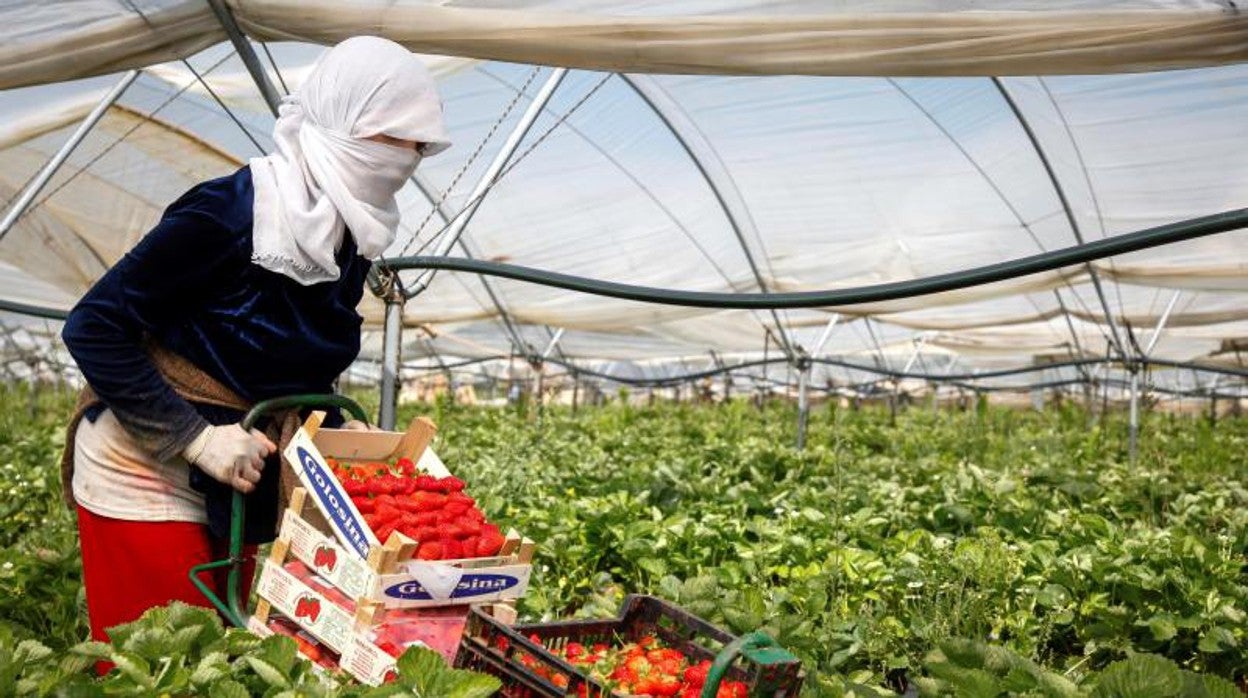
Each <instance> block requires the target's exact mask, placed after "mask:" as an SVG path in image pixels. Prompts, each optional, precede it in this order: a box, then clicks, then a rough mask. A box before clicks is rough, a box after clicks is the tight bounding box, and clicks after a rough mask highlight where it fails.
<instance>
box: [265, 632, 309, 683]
mask: <svg viewBox="0 0 1248 698" xmlns="http://www.w3.org/2000/svg"><path fill="white" fill-rule="evenodd" d="M255 654H256V656H258V657H260V658H261V659H263V660H264V661H265V662H267V663H269V664H271V665H273V667H274V668H276V669H277V670H278V671H280V672H282V674H289V673H290V669H291V667H293V666H294V665H295V660H296V658H297V657H298V656H299V647H298V645H296V644H295V641H294V640H292V639H290V638H289V637H286V636H285V635H280V634H279V635H270V636H268V637H266V638H264V639H263V640H261V642H260V646H259V647H258V648H257V649H256V650H255Z"/></svg>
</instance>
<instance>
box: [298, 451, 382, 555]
mask: <svg viewBox="0 0 1248 698" xmlns="http://www.w3.org/2000/svg"><path fill="white" fill-rule="evenodd" d="M295 453H296V454H297V455H298V456H299V465H300V467H302V468H303V473H304V475H305V476H306V478H307V482H310V483H311V484H312V492H313V493H314V494H315V495H316V498H317V500H318V501H319V502H320V503H321V511H322V512H324V513H326V514H327V515H328V516H329V519H330V521H331V523H333V525H334V527H335V528H336V529H337V530H338V531H339V532H341V533H342V535H343V537H344V538H345V539H346V540H345V542H346V543H347V544H348V545H349V546H350V547H351V548H352V549H353V550H355V552H357V553H359V555H360V557H365V558H366V557H368V544H369V543H368V538H367V537H366V536H365V534H364V530H365V529H364V523H363V522H362V521H360V520H359V518H358V515H357V514H356V512H355V511H354V508H353V507H352V506H351V505H350V501H351V499H350V498H349V497H348V496H347V493H346V492H345V491H344V490H343V489H342V485H341V484H340V483H339V482H338V478H336V477H334V476H333V474H332V473H329V472H327V471H326V470H325V466H324V465H323V464H322V463H321V461H320V460H319V459H317V458H316V456H313V455H312V453H311V452H309V451H308V449H306V448H304V447H303V446H298V447H296V448H295Z"/></svg>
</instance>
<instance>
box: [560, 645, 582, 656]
mask: <svg viewBox="0 0 1248 698" xmlns="http://www.w3.org/2000/svg"><path fill="white" fill-rule="evenodd" d="M584 655H585V645H582V644H581V643H579V642H569V643H568V646H567V647H564V648H563V656H564V657H567V658H568V659H577V658H579V657H582V656H584Z"/></svg>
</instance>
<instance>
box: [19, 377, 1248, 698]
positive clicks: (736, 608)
mask: <svg viewBox="0 0 1248 698" xmlns="http://www.w3.org/2000/svg"><path fill="white" fill-rule="evenodd" d="M4 397H5V403H6V405H8V407H7V409H6V410H5V411H4V412H3V413H0V474H2V475H0V477H2V478H3V481H2V482H0V491H2V492H4V497H3V500H2V501H0V509H3V521H4V527H3V528H2V529H0V539H2V540H3V546H4V547H3V552H2V553H0V556H2V559H0V694H3V695H11V694H15V693H19V692H21V693H28V694H33V695H38V694H41V693H46V694H50V693H52V692H53V691H54V690H55V687H56V686H64V685H66V684H67V683H73V684H78V685H79V686H80V688H81V689H82V690H83V691H85V692H87V693H85V694H88V695H89V694H92V693H94V694H106V693H123V692H130V693H139V694H142V693H143V689H144V687H147V688H152V687H155V686H161V687H163V688H164V689H168V692H169V693H171V694H179V693H182V694H188V695H190V694H201V693H207V694H210V695H246V694H247V693H248V692H250V693H257V692H264V691H268V692H269V693H273V694H276V693H278V692H280V691H281V690H285V689H284V688H283V686H284V687H285V688H286V689H288V688H292V687H298V688H301V690H305V692H308V693H312V692H322V691H330V690H337V691H340V692H341V691H343V690H348V691H355V690H357V689H341V688H336V689H328V688H325V687H323V686H320V684H318V683H316V682H315V681H314V680H313V679H312V678H309V676H308V675H307V674H308V672H307V671H306V670H305V669H304V668H302V666H301V665H300V663H298V662H296V661H295V660H293V649H290V650H289V651H290V652H291V654H290V657H287V654H286V653H287V651H288V648H287V645H290V647H291V648H293V644H291V643H289V642H286V643H285V644H283V643H282V642H280V641H278V640H276V639H274V640H271V641H269V640H266V641H265V642H264V643H260V642H259V641H248V640H246V639H245V638H243V637H242V636H241V635H239V634H237V633H236V632H231V633H224V632H222V631H220V630H215V629H212V628H211V627H209V626H211V622H210V620H207V619H206V615H196V614H194V613H192V612H189V611H187V610H178V609H174V610H171V611H167V612H166V613H173V614H175V615H176V621H177V622H176V623H175V622H172V621H169V619H168V618H167V617H166V618H164V621H168V622H164V625H163V626H162V625H161V622H159V619H158V620H156V621H149V625H148V626H144V627H142V628H137V629H134V630H132V631H131V632H129V633H128V634H124V637H122V639H121V640H119V644H118V646H116V647H113V648H108V647H101V646H96V645H91V644H87V645H83V644H80V641H81V640H82V639H83V638H84V637H85V636H86V629H85V614H84V612H83V607H82V598H81V593H80V584H79V580H78V574H79V573H78V559H77V551H76V540H75V534H74V528H73V523H72V520H71V519H70V516H69V514H68V513H67V512H66V510H65V509H64V507H63V505H62V504H61V501H60V494H59V487H60V486H59V483H58V473H57V469H56V467H55V463H56V456H57V453H58V450H59V446H60V442H61V439H62V429H61V424H62V423H63V421H64V417H65V415H66V414H67V413H68V410H69V406H70V402H69V397H68V396H63V395H62V396H57V395H55V394H44V395H40V396H38V397H37V399H32V398H31V397H30V396H28V395H26V394H24V393H20V392H12V391H10V392H8V393H5V395H4ZM421 413H423V414H428V415H429V416H431V417H432V418H433V419H434V421H436V422H437V423H438V425H439V428H440V429H439V433H440V436H439V441H438V451H439V454H440V455H441V456H442V457H443V458H444V459H445V460H446V461H447V462H448V463H454V464H456V475H458V476H459V477H462V478H463V479H464V480H465V481H467V482H468V483H470V487H471V490H472V493H473V496H474V497H475V498H476V501H477V502H479V503H480V505H481V507H482V509H483V512H482V514H483V516H484V517H486V518H488V520H489V521H498V522H500V524H503V525H506V526H515V527H517V528H519V529H520V530H522V531H524V533H525V534H526V535H528V536H529V537H531V538H534V539H535V540H537V541H538V542H539V544H540V545H541V548H540V551H539V554H538V557H537V558H536V560H535V568H534V577H533V579H532V581H531V587H530V590H529V592H528V594H527V595H526V596H525V597H524V599H523V600H522V601H521V603H520V607H519V610H520V615H521V619H522V620H526V621H538V620H555V619H560V618H570V617H595V616H597V617H605V616H612V615H614V614H615V612H616V611H617V610H618V608H619V606H620V602H621V600H622V599H623V596H624V595H625V594H627V593H629V592H647V593H652V594H655V595H657V596H660V597H663V598H666V599H668V600H671V601H673V602H675V603H677V604H679V605H681V606H683V607H684V608H686V609H688V610H690V611H692V612H693V613H695V614H696V615H698V616H701V617H703V618H705V619H707V620H710V621H712V622H714V623H717V624H719V625H721V626H722V627H725V628H726V629H729V630H731V631H732V632H734V633H738V634H739V633H744V632H747V631H750V630H754V629H763V630H764V631H766V632H768V633H769V634H771V635H772V636H773V637H775V638H776V639H777V640H779V641H780V643H781V644H782V645H784V646H785V647H787V648H788V649H790V650H791V651H793V652H794V653H795V654H797V655H798V656H799V657H800V658H801V659H802V661H803V664H804V666H805V668H806V671H807V680H806V688H805V694H806V695H843V694H846V693H851V694H856V695H889V694H891V693H892V692H902V691H906V690H910V691H912V692H915V691H917V692H918V693H919V694H924V695H975V696H996V695H1011V694H1015V695H1028V694H1030V695H1105V696H1137V695H1138V696H1188V695H1210V696H1222V695H1229V696H1234V695H1242V693H1241V691H1242V690H1243V689H1244V686H1246V685H1248V684H1246V683H1245V676H1246V675H1248V480H1246V479H1245V472H1246V466H1248V458H1246V456H1245V454H1246V453H1248V422H1245V421H1244V420H1242V419H1238V420H1237V419H1222V420H1220V421H1219V422H1218V423H1217V424H1216V425H1212V424H1210V423H1209V422H1208V421H1207V420H1205V419H1203V418H1195V417H1190V416H1189V417H1177V416H1170V415H1162V414H1149V415H1146V418H1145V422H1144V429H1143V431H1142V439H1141V444H1140V453H1139V457H1138V459H1137V461H1136V462H1135V463H1134V464H1132V463H1130V462H1129V459H1128V457H1127V454H1126V452H1125V438H1124V430H1125V427H1124V425H1123V423H1122V421H1121V419H1120V418H1119V417H1117V416H1111V417H1110V418H1109V419H1107V420H1104V421H1101V420H1096V421H1094V422H1091V423H1090V421H1089V419H1088V416H1087V415H1086V414H1085V413H1083V412H1082V411H1079V410H1077V409H1075V408H1052V409H1049V410H1047V411H1044V412H1031V411H1015V410H1005V409H998V408H988V407H980V408H979V409H972V410H968V411H956V410H942V411H940V412H933V411H931V410H929V409H927V408H911V409H909V410H904V411H902V412H901V413H900V414H899V415H898V417H897V421H896V424H892V423H890V415H889V413H888V412H887V411H886V410H876V409H868V408H864V409H863V410H861V411H855V410H848V409H826V408H824V409H821V410H817V411H816V412H815V413H814V415H813V416H812V421H811V426H810V436H809V441H808V447H807V449H806V450H805V451H804V452H798V451H795V450H794V449H793V448H792V446H791V444H792V437H793V424H794V411H793V409H792V407H791V406H789V405H786V404H775V405H770V406H768V407H767V408H765V409H764V410H761V411H760V410H758V409H755V408H754V407H751V406H749V405H747V404H744V403H742V404H731V405H717V406H697V407H694V406H672V405H657V406H654V407H645V408H638V407H628V406H623V405H608V406H606V407H602V408H596V409H593V410H581V411H579V412H578V413H572V412H570V411H567V410H546V411H545V412H544V413H543V414H541V415H540V417H539V416H538V415H535V414H525V413H524V412H523V411H516V410H514V409H505V410H498V409H484V408H464V407H455V406H451V405H448V404H442V405H438V406H436V407H426V408H422V409H421ZM414 414H416V412H415V410H414V409H413V408H407V411H406V413H405V414H402V415H400V422H404V421H405V420H406V419H408V418H410V417H411V416H413V415H414ZM179 623H180V624H182V626H181V627H182V629H185V628H186V627H192V626H193V627H200V626H199V625H196V624H200V625H202V628H201V631H200V632H199V633H198V634H196V633H195V632H193V631H187V632H186V633H184V636H185V637H189V638H191V639H190V640H187V641H185V642H183V643H182V644H177V643H172V642H169V641H164V642H156V641H153V636H154V635H155V634H156V633H157V631H159V632H166V633H168V632H176V630H177V629H178V628H177V627H174V628H173V630H172V631H171V630H169V629H168V628H169V627H173V626H177V625H178V624H179ZM149 626H150V627H149ZM166 626H167V627H166ZM141 631H142V632H141ZM144 633H145V634H144ZM136 635H137V636H141V637H142V638H145V639H143V640H142V641H138V640H135V636H136ZM126 643H128V644H126ZM121 645H125V646H124V647H122V646H121ZM171 648H172V649H171ZM110 653H111V654H110ZM119 654H121V655H124V656H126V657H128V658H131V659H133V660H134V661H131V662H130V663H129V664H127V665H126V670H125V671H121V672H114V674H113V675H110V677H108V678H107V679H105V680H103V681H91V680H90V679H89V678H88V677H87V675H86V674H85V673H84V672H83V669H85V667H86V666H87V665H88V663H89V662H90V661H94V659H95V658H99V657H113V658H114V660H115V658H116V657H117V656H119ZM423 659H426V658H425V657H423V656H422V657H408V658H407V663H408V665H409V666H412V663H413V662H416V661H421V660H423ZM210 660H211V661H210ZM118 664H119V666H120V665H121V664H122V663H121V662H118ZM171 667H172V668H171ZM257 667H263V669H262V670H261V669H258V668H257ZM270 669H272V671H269V670H270ZM179 672H180V673H179ZM274 672H276V673H274ZM430 680H433V679H430ZM437 680H438V681H443V680H445V681H446V683H444V684H439V685H440V686H441V688H436V687H435V689H433V690H432V691H431V690H430V688H429V686H428V685H426V686H424V687H423V688H421V687H417V686H413V685H409V684H404V685H403V686H393V687H392V688H391V689H375V690H393V689H398V688H402V689H403V690H408V691H409V693H410V692H413V691H414V692H416V693H417V694H419V695H465V696H467V695H478V694H481V693H488V691H489V690H490V686H489V685H487V684H484V683H480V684H473V683H472V678H471V677H468V676H451V675H450V674H449V673H447V674H446V677H445V678H438V679H437ZM177 681H181V683H177ZM161 682H168V683H161ZM313 684H315V685H316V686H318V687H317V688H315V689H310V688H305V687H306V686H311V685H313ZM451 686H454V688H453V689H452V688H450V687H451ZM19 689H20V690H19ZM237 690H242V691H243V693H241V694H239V693H236V691H237ZM422 690H423V691H424V692H423V693H422V692H421V691H422ZM209 691H212V692H211V693H209Z"/></svg>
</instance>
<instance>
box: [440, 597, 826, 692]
mask: <svg viewBox="0 0 1248 698" xmlns="http://www.w3.org/2000/svg"><path fill="white" fill-rule="evenodd" d="M646 635H654V636H655V637H657V638H658V639H659V640H660V641H661V642H662V643H663V644H664V645H666V646H668V647H673V648H675V649H678V650H680V651H681V652H682V653H683V654H684V655H685V656H686V657H689V659H690V660H691V661H694V662H699V661H702V660H704V659H710V660H713V659H715V657H716V656H717V655H718V654H719V653H720V651H721V650H722V649H723V648H724V647H725V646H726V645H728V644H729V643H731V642H733V641H734V640H736V639H737V638H736V637H735V636H733V635H732V634H731V633H728V632H726V631H724V630H721V629H720V628H717V627H715V626H713V625H711V624H710V623H707V622H706V621H704V620H702V619H701V618H698V617H697V616H694V615H692V614H690V613H688V612H687V611H685V610H683V609H681V608H678V607H677V606H674V605H672V604H670V603H668V602H666V601H663V600H662V599H658V598H655V597H653V596H642V595H639V594H634V595H630V596H628V597H627V598H625V599H624V605H623V607H622V608H621V609H620V615H619V617H617V618H613V619H607V620H573V621H563V622H557V623H537V624H531V625H516V626H514V627H509V626H507V625H505V624H503V623H502V622H500V621H498V620H496V619H495V618H493V617H491V616H490V615H488V614H486V613H485V612H484V611H482V610H481V609H480V608H474V609H473V611H472V613H470V614H469V616H468V624H467V626H466V627H465V629H464V637H463V640H462V641H461V642H460V646H459V654H458V655H457V656H456V658H455V665H456V666H458V667H462V668H465V669H473V670H476V671H481V672H484V673H487V674H491V675H493V676H496V677H498V678H499V679H500V680H501V681H502V682H503V688H502V690H501V691H500V693H501V695H503V696H506V697H507V698H562V697H563V696H569V695H572V696H585V697H587V698H599V697H603V698H605V697H607V696H619V695H620V694H618V693H612V692H610V691H609V690H608V689H607V688H606V687H605V686H604V685H602V684H601V683H599V682H598V681H596V680H594V679H591V678H589V677H588V676H586V675H584V674H582V673H580V671H579V670H578V668H577V667H574V666H572V665H571V664H569V663H567V662H565V661H564V660H562V659H560V658H559V657H558V656H556V655H555V654H553V653H552V652H551V651H549V650H548V649H547V648H550V649H554V650H561V649H563V648H564V647H565V646H567V644H568V643H569V642H579V643H581V644H583V645H585V646H587V647H588V646H590V645H592V644H594V643H598V642H603V643H607V644H612V645H614V644H617V643H619V642H636V641H637V640H638V639H640V638H641V637H643V636H646ZM530 636H536V637H537V639H538V640H539V641H540V642H541V644H540V645H539V644H537V643H535V642H533V641H531V640H529V637H530ZM770 654H771V656H770V657H769V658H768V660H767V661H765V662H764V663H760V662H756V661H753V660H752V659H751V657H750V653H748V652H747V653H743V655H742V656H741V657H739V658H738V659H737V661H735V662H734V663H733V665H732V667H731V668H730V669H729V670H728V672H727V673H726V674H725V676H724V678H725V679H727V680H733V681H741V682H743V683H745V684H746V686H747V687H748V688H749V695H750V696H751V698H789V697H791V696H796V695H797V694H798V691H799V690H800V689H801V686H802V680H803V678H804V675H803V674H802V671H801V663H800V662H799V661H798V660H797V659H796V658H794V657H792V655H789V654H788V653H787V652H782V651H781V652H774V651H773V652H771V653H770ZM525 659H528V661H529V663H530V664H531V665H532V666H529V665H526V664H525ZM539 668H540V670H541V673H542V674H545V676H542V675H539V674H538V672H537V670H538V669H539Z"/></svg>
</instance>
